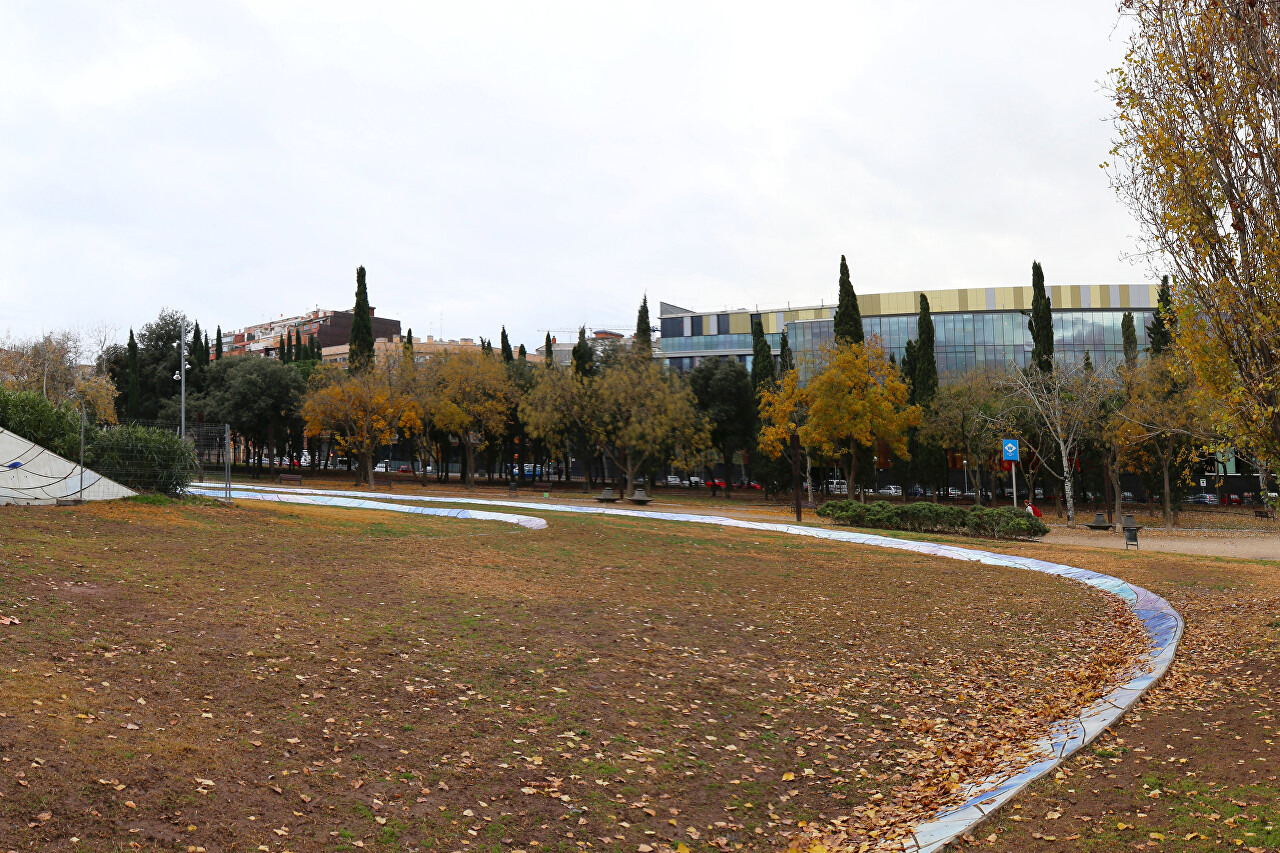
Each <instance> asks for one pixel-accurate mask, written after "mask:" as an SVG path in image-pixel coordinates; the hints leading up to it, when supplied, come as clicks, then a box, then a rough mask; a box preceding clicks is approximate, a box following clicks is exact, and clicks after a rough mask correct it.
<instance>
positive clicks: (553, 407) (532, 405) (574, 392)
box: [519, 370, 591, 490]
mask: <svg viewBox="0 0 1280 853" xmlns="http://www.w3.org/2000/svg"><path fill="white" fill-rule="evenodd" d="M519 412H520V420H521V421H522V422H523V423H524V427H525V430H526V431H527V432H528V433H529V435H531V436H533V437H534V438H535V439H538V440H539V441H541V442H542V443H543V444H544V445H545V446H546V447H548V448H555V449H556V452H557V454H558V455H559V456H560V458H561V459H562V461H563V465H564V469H565V470H566V471H567V470H569V457H570V452H571V450H572V449H573V448H576V449H577V454H578V458H579V459H581V460H583V468H584V473H585V474H586V476H585V477H584V478H583V487H584V488H585V489H588V490H589V489H590V488H591V470H590V468H591V466H590V464H589V460H590V458H591V450H590V447H589V445H588V442H589V422H590V401H589V399H588V390H587V379H586V378H584V377H582V376H579V375H578V374H577V373H575V372H574V371H572V370H540V371H538V375H537V377H536V379H535V380H534V383H533V387H532V388H530V389H529V391H528V393H527V394H525V396H524V397H523V398H522V399H521V400H520V405H519Z"/></svg>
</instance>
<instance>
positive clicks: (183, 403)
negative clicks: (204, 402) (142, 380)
mask: <svg viewBox="0 0 1280 853" xmlns="http://www.w3.org/2000/svg"><path fill="white" fill-rule="evenodd" d="M173 378H174V379H176V380H178V381H179V382H181V383H182V388H181V399H180V401H179V403H178V434H179V435H180V436H181V437H182V438H186V437H187V321H186V319H182V320H179V321H178V369H177V370H176V371H174V374H173Z"/></svg>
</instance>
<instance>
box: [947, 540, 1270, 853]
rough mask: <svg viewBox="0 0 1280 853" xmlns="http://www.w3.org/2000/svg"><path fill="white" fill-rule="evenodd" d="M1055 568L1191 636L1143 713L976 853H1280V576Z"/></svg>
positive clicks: (991, 827) (1167, 559)
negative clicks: (1104, 583) (1122, 587)
mask: <svg viewBox="0 0 1280 853" xmlns="http://www.w3.org/2000/svg"><path fill="white" fill-rule="evenodd" d="M1022 548H1023V550H1026V551H1027V552H1028V553H1031V551H1030V549H1027V548H1025V546H1022ZM1017 549H1018V546H1011V548H1010V550H1017ZM1056 559H1060V560H1062V561H1064V562H1067V563H1070V564H1072V565H1077V566H1083V567H1085V568H1092V569H1097V570H1099V571H1106V572H1109V573H1111V574H1114V575H1118V576H1120V577H1123V578H1125V579H1126V580H1129V581H1132V582H1134V583H1137V584H1140V585H1142V586H1145V587H1147V588H1149V589H1152V590H1153V591H1155V592H1157V593H1159V594H1160V595H1162V596H1164V597H1165V598H1167V599H1168V600H1169V602H1170V603H1171V604H1173V606H1174V607H1175V608H1176V609H1177V610H1178V612H1179V613H1181V614H1182V615H1183V618H1184V619H1185V620H1186V624H1187V628H1186V634H1185V635H1184V638H1183V641H1182V645H1181V646H1180V648H1179V652H1178V656H1177V658H1176V659H1175V661H1174V663H1173V666H1172V667H1171V668H1170V671H1169V674H1168V676H1167V677H1166V678H1165V679H1164V681H1162V682H1161V683H1160V684H1159V685H1157V686H1156V687H1155V688H1154V689H1153V690H1152V691H1151V692H1150V693H1148V694H1147V696H1146V697H1144V699H1143V700H1142V702H1141V703H1140V704H1139V706H1138V707H1137V708H1136V709H1135V711H1134V712H1133V713H1131V714H1130V715H1129V716H1127V717H1126V718H1124V719H1123V720H1122V721H1121V722H1120V723H1119V724H1118V725H1117V726H1115V727H1113V729H1112V731H1110V732H1108V733H1106V734H1104V735H1103V736H1102V737H1101V738H1100V739H1099V740H1098V741H1096V742H1095V743H1094V744H1093V746H1092V748H1090V749H1086V750H1082V751H1081V753H1079V754H1078V755H1077V756H1075V757H1074V758H1072V759H1071V760H1069V761H1068V762H1066V763H1065V764H1064V765H1063V767H1062V768H1061V770H1060V772H1059V773H1058V774H1056V776H1055V777H1054V778H1049V779H1044V780H1041V781H1040V782H1038V783H1037V784H1035V785H1033V786H1032V787H1031V788H1030V789H1029V790H1028V791H1027V792H1026V793H1024V794H1023V795H1021V796H1020V797H1018V798H1017V799H1016V800H1015V801H1014V803H1013V804H1012V806H1011V807H1008V808H1006V809H1005V810H1004V811H1003V812H1002V813H1001V814H1000V816H999V817H998V818H997V819H996V820H994V821H993V822H991V823H989V824H987V825H985V826H983V827H981V828H980V829H978V830H977V831H975V832H974V833H973V837H971V838H970V839H969V840H968V842H967V843H968V844H970V845H973V846H977V847H982V848H985V849H991V850H1002V851H1026V850H1043V851H1046V853H1048V851H1064V853H1065V851H1096V853H1103V852H1104V851H1108V852H1109V851H1121V850H1177V851H1192V853H1195V851H1209V850H1222V849H1238V850H1247V851H1250V853H1260V851H1275V850H1280V782H1278V781H1277V775H1278V774H1280V753H1278V752H1277V751H1276V745H1275V741H1276V740H1277V739H1278V738H1277V731H1276V729H1277V726H1280V723H1278V722H1277V718H1276V710H1277V702H1278V701H1280V699H1278V695H1280V671H1278V670H1277V652H1278V651H1280V645H1277V644H1280V563H1277V562H1256V561H1255V562H1249V561H1242V560H1226V559H1206V558H1205V557H1189V556H1178V555H1172V554H1154V553H1139V552H1129V553H1127V554H1126V553H1114V552H1112V553H1101V552H1099V551H1097V550H1092V549H1083V548H1077V549H1063V550H1062V551H1061V552H1060V553H1059V555H1058V556H1057V557H1056ZM962 846H964V845H962Z"/></svg>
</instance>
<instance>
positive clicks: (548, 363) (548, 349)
mask: <svg viewBox="0 0 1280 853" xmlns="http://www.w3.org/2000/svg"><path fill="white" fill-rule="evenodd" d="M542 346H543V352H545V353H546V354H547V356H546V360H545V361H544V362H543V363H542V366H543V367H555V366H556V359H555V352H554V350H553V349H552V347H553V346H555V344H554V343H553V342H552V340H551V333H550V332H547V342H546V343H545V344H543V345H542Z"/></svg>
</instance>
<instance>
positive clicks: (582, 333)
mask: <svg viewBox="0 0 1280 853" xmlns="http://www.w3.org/2000/svg"><path fill="white" fill-rule="evenodd" d="M572 356H573V372H574V373H576V374H578V375H579V376H584V377H585V376H591V375H593V374H594V373H595V372H596V366H595V351H594V350H592V349H591V344H590V343H589V342H588V341H587V327H586V326H579V327H578V342H577V343H576V344H574V345H573V353H572Z"/></svg>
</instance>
